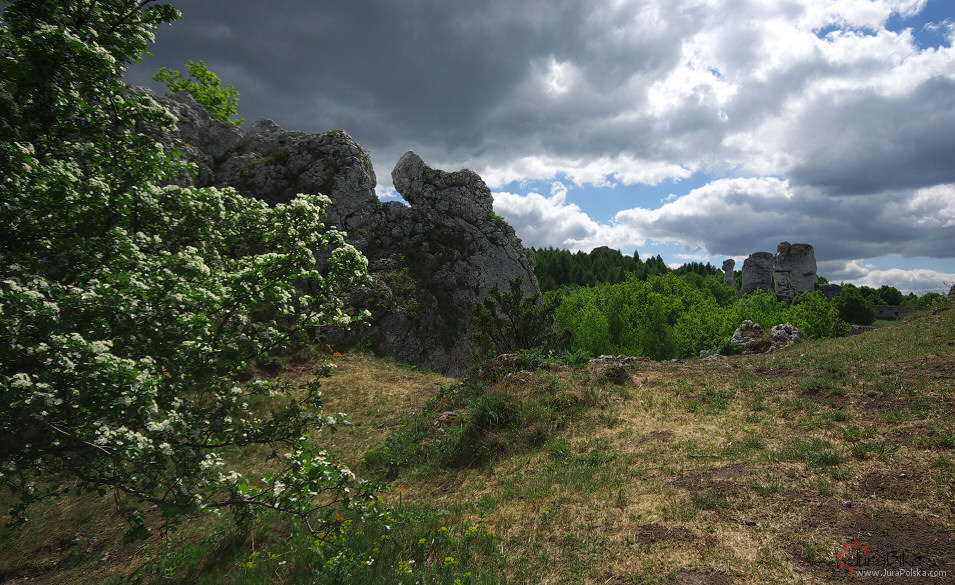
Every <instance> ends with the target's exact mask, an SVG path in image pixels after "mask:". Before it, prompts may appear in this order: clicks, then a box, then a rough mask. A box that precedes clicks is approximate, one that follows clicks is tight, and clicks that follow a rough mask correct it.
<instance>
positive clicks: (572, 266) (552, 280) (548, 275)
mask: <svg viewBox="0 0 955 585" xmlns="http://www.w3.org/2000/svg"><path fill="white" fill-rule="evenodd" d="M532 251H533V252H534V258H535V260H536V261H537V265H536V267H535V268H534V274H535V275H536V276H537V282H538V283H539V284H540V288H541V292H545V293H546V292H548V291H552V290H557V289H559V288H561V287H564V286H571V287H575V286H594V285H596V284H599V283H609V284H617V283H620V282H623V281H625V280H627V279H628V278H630V277H634V278H636V279H638V280H646V279H647V278H649V277H651V276H661V275H663V274H670V273H673V274H674V275H676V276H682V275H684V274H689V273H694V274H699V275H701V276H708V275H713V274H722V271H721V270H719V269H718V268H716V267H714V266H713V265H711V264H709V263H707V264H702V263H700V262H691V263H689V264H684V265H683V266H680V267H679V268H677V269H675V270H674V269H671V268H670V267H669V266H667V265H666V263H665V262H664V261H663V258H661V257H660V256H659V255H657V256H651V257H650V258H648V259H647V260H645V261H644V260H641V259H640V253H639V252H634V253H633V256H625V255H624V254H622V253H621V252H620V251H619V250H614V249H612V248H608V247H606V246H603V247H600V248H595V249H594V250H592V251H591V252H589V253H588V252H570V251H569V250H560V249H557V248H532Z"/></svg>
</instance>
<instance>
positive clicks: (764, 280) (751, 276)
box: [739, 252, 776, 295]
mask: <svg viewBox="0 0 955 585" xmlns="http://www.w3.org/2000/svg"><path fill="white" fill-rule="evenodd" d="M775 260H776V259H775V257H774V256H773V255H772V254H770V253H769V252H754V253H752V254H750V255H749V257H748V258H746V260H744V261H743V283H742V286H740V289H739V292H740V294H741V295H748V294H752V293H754V292H756V291H757V290H759V289H762V290H767V291H768V290H772V288H773V264H774V262H775Z"/></svg>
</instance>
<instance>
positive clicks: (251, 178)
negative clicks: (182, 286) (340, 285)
mask: <svg viewBox="0 0 955 585" xmlns="http://www.w3.org/2000/svg"><path fill="white" fill-rule="evenodd" d="M130 91H133V92H136V93H143V94H147V95H150V96H151V97H152V98H153V99H155V100H156V101H158V102H159V103H161V104H162V105H164V106H165V107H166V108H167V109H169V111H170V112H172V113H173V115H174V116H175V117H176V118H177V120H178V130H177V131H175V132H172V133H169V134H163V135H159V136H157V137H156V138H157V139H158V140H159V141H160V142H162V144H163V145H164V146H165V147H166V148H167V150H170V151H172V150H177V151H178V152H180V153H181V155H182V156H183V158H185V159H186V160H189V161H191V162H193V163H195V164H196V165H197V167H198V172H197V173H196V174H195V176H183V177H180V178H179V180H178V181H177V182H179V183H181V184H184V185H186V184H188V185H194V186H198V187H205V186H216V187H232V188H235V189H236V190H237V191H238V192H240V193H242V194H243V195H246V196H248V197H254V198H257V199H261V200H264V201H266V202H268V203H269V204H272V205H274V204H276V203H281V202H286V201H290V200H291V199H292V198H294V197H295V196H296V195H297V194H298V193H313V194H314V193H321V194H323V195H327V196H328V197H329V198H330V199H331V201H332V203H331V206H330V207H329V208H328V210H327V212H328V217H327V221H326V223H327V224H328V225H330V226H335V227H338V228H340V229H343V230H345V231H347V232H348V235H349V238H350V240H351V242H352V243H353V244H354V245H355V246H356V247H358V248H359V249H360V250H362V252H364V254H365V255H366V256H367V257H368V260H369V270H370V273H371V285H370V286H369V287H368V288H367V289H363V290H359V291H355V292H354V293H353V295H352V299H351V301H352V303H353V305H354V306H356V308H359V309H368V310H369V311H370V312H371V313H372V320H371V324H370V327H368V328H362V329H355V330H352V331H332V332H329V333H328V339H327V341H328V343H330V344H334V345H337V346H344V345H351V344H356V343H363V344H366V345H367V346H368V347H370V348H371V349H373V350H374V351H376V352H380V353H384V354H387V355H392V356H394V357H395V358H397V359H399V360H401V361H404V362H407V363H410V364H413V365H417V366H422V367H427V368H430V369H433V370H435V371H438V372H442V373H446V374H451V375H461V374H463V373H465V371H466V370H467V368H468V367H469V365H470V363H471V361H472V349H473V342H472V335H473V332H474V325H473V322H472V318H471V307H472V306H473V303H474V302H475V301H477V300H479V299H481V298H483V297H484V296H485V295H486V294H487V292H488V290H489V289H490V288H491V287H492V286H494V285H499V286H500V287H501V288H506V286H507V283H508V282H509V281H510V280H511V279H513V278H515V277H520V278H521V279H522V281H523V287H524V290H525V292H527V293H528V294H532V293H534V292H538V291H539V287H538V284H537V279H536V278H535V276H534V270H533V265H532V262H531V256H530V252H529V250H527V249H526V248H524V246H523V245H522V244H521V241H520V239H518V238H517V235H516V234H515V232H514V229H513V228H511V226H510V225H508V224H507V223H506V222H505V221H504V220H503V219H502V218H501V217H499V216H497V215H495V214H494V211H493V198H492V196H491V191H490V189H489V188H488V187H487V185H486V184H485V183H484V181H483V180H482V179H481V177H480V176H478V175H477V174H476V173H474V172H472V171H469V170H461V171H457V172H445V171H441V170H437V169H433V168H431V167H429V166H428V165H427V164H425V163H424V161H423V160H421V158H420V157H419V156H418V155H417V154H415V153H413V152H408V153H406V154H405V155H404V156H402V157H401V159H400V160H399V161H398V163H397V164H396V166H395V169H394V171H393V172H392V179H393V181H394V185H395V188H396V190H397V191H398V192H399V193H400V194H401V195H402V197H403V198H404V200H405V202H406V203H407V205H406V204H403V203H401V202H397V201H390V202H386V203H383V202H381V201H380V200H379V199H378V197H377V195H376V194H375V184H376V177H375V171H374V169H373V168H372V165H371V161H370V158H369V156H368V152H367V151H365V150H364V149H363V148H362V147H361V146H360V145H359V144H358V143H357V142H355V141H354V140H353V139H352V138H351V136H349V135H348V134H347V133H346V132H344V131H341V130H334V131H331V132H325V133H317V134H308V133H304V132H289V131H286V130H284V129H282V128H281V127H279V126H278V125H277V124H276V123H275V122H273V121H271V120H259V121H257V122H255V123H254V124H252V125H251V126H250V127H249V128H248V130H247V131H246V132H244V133H243V132H242V130H241V129H240V128H238V127H236V126H235V125H234V124H230V123H227V122H221V121H218V120H214V119H212V118H211V117H210V116H209V114H208V112H206V110H205V109H204V108H203V107H202V106H201V105H199V104H198V103H196V101H195V100H194V99H193V98H192V96H191V95H189V94H188V93H186V92H179V93H177V94H176V95H174V96H172V97H165V96H159V95H157V94H155V93H153V92H151V91H149V90H146V89H141V88H131V90H130Z"/></svg>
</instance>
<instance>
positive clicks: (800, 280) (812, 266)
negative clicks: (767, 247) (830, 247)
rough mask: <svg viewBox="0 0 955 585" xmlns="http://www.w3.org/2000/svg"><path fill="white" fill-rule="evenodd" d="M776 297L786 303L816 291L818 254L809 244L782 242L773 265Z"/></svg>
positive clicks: (777, 249)
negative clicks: (805, 293)
mask: <svg viewBox="0 0 955 585" xmlns="http://www.w3.org/2000/svg"><path fill="white" fill-rule="evenodd" d="M773 278H774V280H775V283H776V284H775V287H776V297H777V298H779V300H781V301H785V302H786V303H792V302H793V299H794V298H796V297H797V296H799V295H800V294H802V293H804V292H811V291H814V290H816V286H817V284H818V282H819V278H818V277H817V276H816V252H815V250H813V247H812V246H811V245H809V244H790V243H789V242H781V243H780V244H779V247H778V248H776V257H775V261H774V265H773Z"/></svg>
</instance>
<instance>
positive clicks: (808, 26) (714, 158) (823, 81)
mask: <svg viewBox="0 0 955 585" xmlns="http://www.w3.org/2000/svg"><path fill="white" fill-rule="evenodd" d="M173 4H174V5H175V6H176V7H177V8H179V10H180V11H181V12H182V15H183V18H182V20H180V21H178V22H176V23H174V24H173V25H171V26H170V25H164V26H163V27H161V29H160V30H159V31H158V32H157V35H156V43H155V44H154V45H153V47H152V50H151V52H152V56H151V57H146V58H144V60H143V62H142V64H140V65H136V66H134V67H133V68H131V69H130V71H129V72H128V74H127V78H126V79H127V81H128V82H130V83H134V84H137V85H145V86H150V87H153V88H155V89H160V90H161V89H163V87H162V86H161V85H160V84H157V83H156V82H153V81H151V76H152V74H153V73H155V71H156V70H158V69H159V68H160V67H170V68H173V69H178V70H181V71H185V63H186V62H187V61H188V60H190V59H192V60H203V61H204V62H205V64H206V65H207V66H208V67H209V69H211V70H212V71H214V72H216V73H217V74H218V75H219V76H220V77H221V78H222V80H223V82H224V83H227V84H232V85H234V86H235V88H236V89H237V90H238V91H239V92H240V98H239V100H240V101H239V115H240V116H242V117H244V118H246V119H247V122H246V124H247V125H249V124H250V123H251V121H252V120H255V119H258V118H270V119H272V120H274V121H276V122H277V123H278V124H279V125H280V126H282V127H283V128H285V129H287V130H300V131H305V132H324V131H327V130H331V129H343V130H345V131H347V132H348V133H349V134H350V135H351V136H352V137H354V138H355V140H357V141H358V143H359V144H361V145H362V146H363V147H364V148H366V149H367V150H368V151H369V152H370V153H371V159H372V163H373V165H374V168H375V171H376V174H377V178H378V187H377V190H378V194H379V197H381V198H382V199H385V200H392V199H400V196H399V195H398V194H397V193H396V192H395V191H394V189H393V187H392V185H391V169H392V168H393V167H394V165H395V163H396V162H397V160H398V158H399V157H400V156H401V155H402V154H403V153H404V152H405V151H408V150H414V151H415V152H417V153H418V154H419V155H421V157H422V158H423V159H424V160H425V162H427V163H428V164H429V165H431V166H432V167H434V168H440V169H445V170H457V169H460V168H470V169H472V170H474V171H476V172H477V173H478V174H480V175H481V176H482V178H483V179H484V180H485V182H486V183H487V184H488V186H489V187H490V188H491V190H492V192H493V193H494V208H495V211H496V212H497V213H498V214H499V215H501V216H503V217H504V218H505V219H506V220H507V221H508V222H509V223H510V224H511V225H512V226H514V228H515V230H516V231H517V235H518V237H520V238H521V239H522V240H523V242H524V244H525V245H527V246H536V247H547V246H552V247H556V248H567V249H570V250H583V251H589V250H591V249H593V248H595V247H598V246H610V247H612V248H616V249H619V250H621V251H622V252H624V253H625V254H632V253H633V252H634V251H637V252H638V253H639V254H640V257H642V258H647V257H649V256H656V255H658V254H659V255H660V256H662V257H663V259H664V260H665V261H666V262H667V263H668V264H671V265H674V266H676V265H679V264H683V263H685V262H691V261H697V262H711V263H713V264H714V265H716V266H717V267H720V266H721V265H722V262H723V260H724V259H726V258H734V259H735V260H736V261H737V269H739V268H740V267H741V265H742V261H743V260H744V259H745V258H746V256H748V255H749V254H751V253H753V252H757V251H768V252H775V251H776V246H777V245H778V244H779V242H782V241H788V242H791V243H797V242H800V243H809V244H812V245H813V247H814V248H815V254H816V259H817V262H818V273H819V274H820V275H821V276H825V277H826V278H828V279H829V281H830V282H836V283H838V282H852V283H855V284H858V285H869V286H873V287H878V286H881V285H883V284H888V285H890V286H895V287H897V288H899V289H900V290H902V291H903V292H906V293H908V292H915V293H916V294H919V295H921V294H924V293H926V292H930V291H935V292H947V291H948V290H949V287H950V286H951V285H952V284H953V283H955V49H953V47H952V41H953V39H955V2H952V1H951V0H828V1H827V0H523V1H517V0H466V1H465V0H328V1H324V2H314V1H311V0H273V1H271V2H265V1H261V0H260V1H255V0H178V1H174V2H173Z"/></svg>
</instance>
